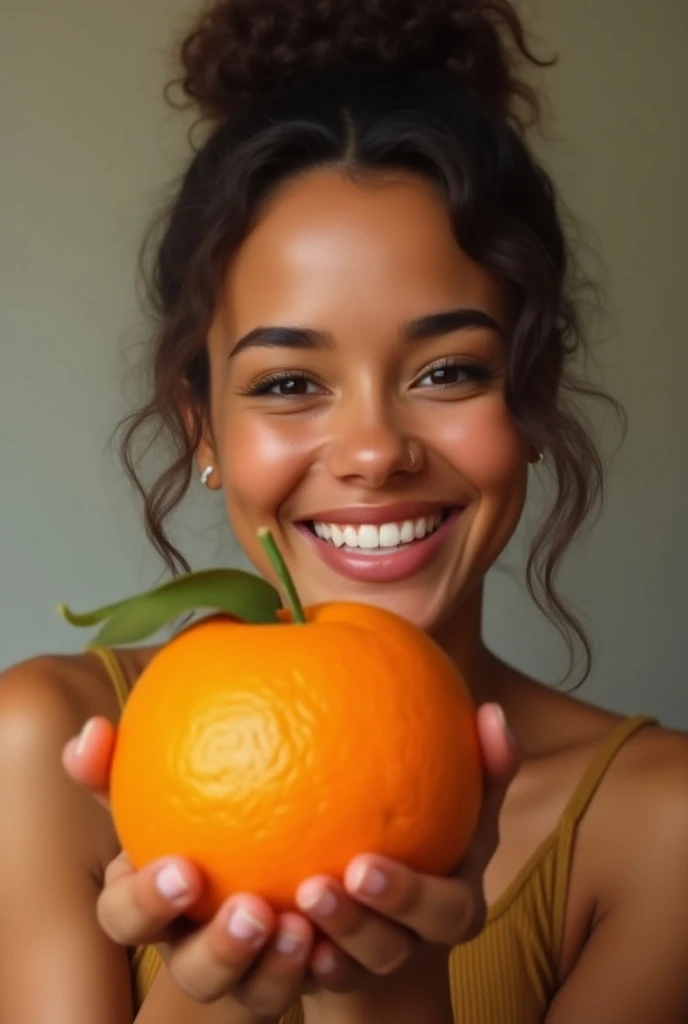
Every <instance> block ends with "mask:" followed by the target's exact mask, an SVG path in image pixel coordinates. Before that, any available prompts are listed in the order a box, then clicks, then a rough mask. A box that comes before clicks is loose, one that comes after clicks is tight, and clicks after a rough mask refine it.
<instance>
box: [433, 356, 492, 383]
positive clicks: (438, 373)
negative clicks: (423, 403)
mask: <svg viewBox="0 0 688 1024" xmlns="http://www.w3.org/2000/svg"><path fill="white" fill-rule="evenodd" d="M493 378H494V373H493V371H492V370H491V369H490V367H489V366H485V365H484V364H482V363H474V362H469V361H467V360H460V359H451V358H448V359H443V360H441V361H440V362H439V363H435V365H434V366H431V367H430V368H429V369H428V370H427V371H426V373H425V374H424V375H423V376H422V377H419V378H418V380H417V381H416V382H415V384H414V387H417V388H451V387H458V386H460V385H462V384H475V383H484V382H486V381H489V380H492V379H493Z"/></svg>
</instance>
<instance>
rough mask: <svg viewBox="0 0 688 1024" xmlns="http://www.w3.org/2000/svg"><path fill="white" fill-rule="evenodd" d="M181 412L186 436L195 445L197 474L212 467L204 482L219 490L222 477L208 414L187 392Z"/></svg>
mask: <svg viewBox="0 0 688 1024" xmlns="http://www.w3.org/2000/svg"><path fill="white" fill-rule="evenodd" d="M181 414H182V418H183V420H184V425H185V427H186V432H187V436H188V437H189V438H190V439H191V440H192V441H193V443H194V445H195V451H196V455H195V457H196V466H197V467H198V475H199V476H202V475H203V474H204V473H206V472H207V471H208V469H209V468H212V473H211V474H210V475H209V476H207V477H206V479H205V480H204V484H205V486H206V487H207V488H208V489H209V490H211V491H219V490H220V488H221V487H222V478H221V475H220V470H219V468H218V459H217V454H216V447H215V441H214V439H213V433H212V428H211V425H210V422H209V419H208V416H207V415H206V414H205V413H204V412H203V411H202V410H201V409H199V408H198V407H197V406H196V405H195V404H194V403H193V401H192V399H191V398H190V396H188V394H187V396H186V397H185V401H184V403H183V404H182V406H181Z"/></svg>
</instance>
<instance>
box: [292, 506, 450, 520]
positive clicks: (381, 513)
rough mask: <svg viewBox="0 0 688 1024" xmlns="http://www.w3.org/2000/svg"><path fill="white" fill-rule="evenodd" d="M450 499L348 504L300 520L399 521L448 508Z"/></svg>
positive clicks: (428, 514) (417, 517)
mask: <svg viewBox="0 0 688 1024" xmlns="http://www.w3.org/2000/svg"><path fill="white" fill-rule="evenodd" d="M451 505H452V502H451V501H445V502H440V501H399V502H397V503H396V504H395V505H350V506H349V507H348V508H335V509H326V510H325V511H324V512H321V511H318V512H315V513H314V514H313V515H311V516H302V517H301V521H302V522H316V523H336V524H337V525H338V526H349V525H350V526H356V525H359V526H360V525H361V524H363V523H370V524H371V526H374V525H376V524H377V523H400V522H403V520H404V519H420V518H421V516H431V515H432V514H433V513H434V512H442V511H444V509H445V508H450V507H451Z"/></svg>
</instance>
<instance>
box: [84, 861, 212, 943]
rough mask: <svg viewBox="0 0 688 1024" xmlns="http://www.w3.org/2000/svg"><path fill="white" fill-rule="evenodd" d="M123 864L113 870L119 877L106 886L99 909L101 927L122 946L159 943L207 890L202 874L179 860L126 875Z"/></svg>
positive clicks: (149, 866) (154, 865)
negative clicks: (164, 931) (178, 918)
mask: <svg viewBox="0 0 688 1024" xmlns="http://www.w3.org/2000/svg"><path fill="white" fill-rule="evenodd" d="M123 865H124V861H122V862H120V863H119V864H118V865H117V866H116V867H113V869H112V870H113V871H114V872H115V874H116V876H117V877H116V878H115V879H114V880H113V881H112V882H111V884H108V885H106V886H105V888H104V889H103V891H102V893H101V894H100V898H99V899H98V906H97V913H98V921H99V922H100V926H101V928H103V930H104V931H105V932H106V934H107V935H109V936H110V938H111V939H112V940H113V941H114V942H118V943H119V944H120V945H122V946H138V945H142V944H143V943H146V942H154V941H158V937H159V935H160V933H161V932H162V931H163V930H164V929H165V928H166V927H167V925H169V924H170V923H171V922H172V921H174V920H175V919H176V918H177V917H179V916H180V915H181V914H183V913H185V912H186V911H187V910H189V909H190V908H191V907H192V906H193V904H194V903H196V902H197V900H198V899H199V897H200V895H201V892H202V890H203V877H202V875H201V873H200V871H199V870H198V869H197V868H196V867H194V865H193V864H190V863H189V862H188V861H186V860H182V859H181V858H179V857H176V858H175V857H168V858H166V859H165V860H160V861H156V862H154V863H153V864H149V865H148V866H147V867H145V868H144V869H143V870H142V871H134V872H126V871H125V870H124V867H123Z"/></svg>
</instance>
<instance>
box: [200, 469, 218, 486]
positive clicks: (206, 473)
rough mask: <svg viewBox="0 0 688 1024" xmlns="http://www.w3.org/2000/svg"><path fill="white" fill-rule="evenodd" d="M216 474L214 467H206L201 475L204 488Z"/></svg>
mask: <svg viewBox="0 0 688 1024" xmlns="http://www.w3.org/2000/svg"><path fill="white" fill-rule="evenodd" d="M214 472H215V467H214V466H206V467H205V469H204V470H203V472H202V473H201V483H202V484H203V486H204V487H207V486H208V483H209V481H210V478H211V476H212V475H213V473H214Z"/></svg>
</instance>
